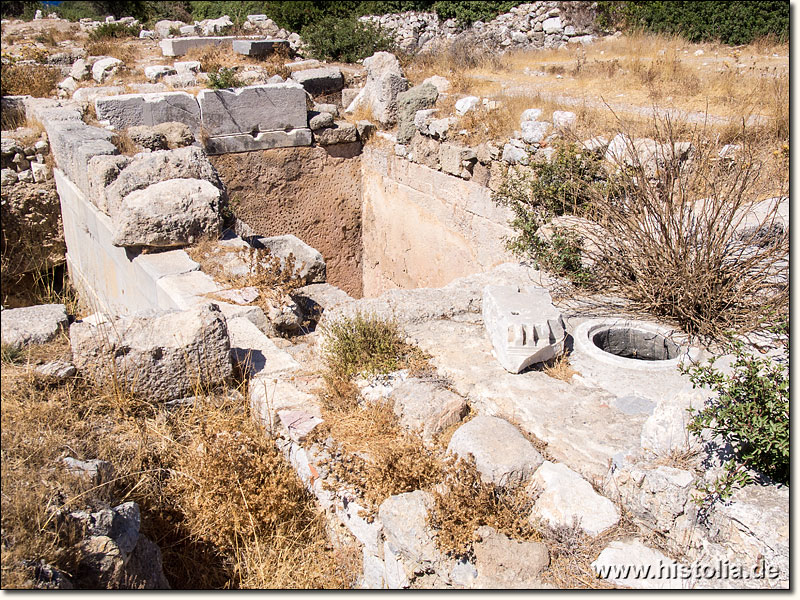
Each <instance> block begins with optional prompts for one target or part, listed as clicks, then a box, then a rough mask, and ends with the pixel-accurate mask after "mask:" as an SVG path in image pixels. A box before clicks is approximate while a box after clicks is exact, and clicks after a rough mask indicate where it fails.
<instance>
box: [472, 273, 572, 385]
mask: <svg viewBox="0 0 800 600" xmlns="http://www.w3.org/2000/svg"><path fill="white" fill-rule="evenodd" d="M483 323H484V326H485V327H486V331H487V332H488V333H489V338H490V339H491V341H492V346H494V353H495V356H496V357H497V360H498V361H499V362H500V364H501V365H503V368H504V369H505V370H506V371H509V372H510V373H519V372H521V371H522V370H523V369H525V368H527V367H529V366H531V365H533V364H536V363H540V362H544V361H547V360H550V359H552V358H555V357H556V356H558V355H559V354H561V352H563V350H564V339H565V338H566V335H567V334H566V330H565V328H564V320H563V319H562V318H561V313H560V312H559V310H558V309H557V308H556V307H555V306H554V305H553V301H552V299H551V298H550V292H548V291H547V290H546V289H544V288H540V287H536V286H529V287H525V288H519V287H517V286H507V285H487V286H486V287H485V288H483Z"/></svg>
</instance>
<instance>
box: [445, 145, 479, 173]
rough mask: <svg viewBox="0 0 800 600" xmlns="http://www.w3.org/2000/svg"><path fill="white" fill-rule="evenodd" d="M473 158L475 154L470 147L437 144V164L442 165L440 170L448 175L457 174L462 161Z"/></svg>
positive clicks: (471, 160)
mask: <svg viewBox="0 0 800 600" xmlns="http://www.w3.org/2000/svg"><path fill="white" fill-rule="evenodd" d="M475 160H477V156H476V154H475V151H474V150H473V149H472V148H468V147H466V146H458V145H456V144H449V143H444V144H442V145H440V146H439V164H441V166H442V171H444V172H445V173H448V174H450V175H455V176H459V175H460V174H461V171H462V170H463V164H464V162H474V161H475Z"/></svg>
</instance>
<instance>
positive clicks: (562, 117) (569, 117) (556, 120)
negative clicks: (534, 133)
mask: <svg viewBox="0 0 800 600" xmlns="http://www.w3.org/2000/svg"><path fill="white" fill-rule="evenodd" d="M577 119H578V116H577V115H576V114H575V113H574V112H569V111H566V110H556V111H553V127H555V128H557V129H568V128H570V127H572V126H573V125H574V124H575V121H577Z"/></svg>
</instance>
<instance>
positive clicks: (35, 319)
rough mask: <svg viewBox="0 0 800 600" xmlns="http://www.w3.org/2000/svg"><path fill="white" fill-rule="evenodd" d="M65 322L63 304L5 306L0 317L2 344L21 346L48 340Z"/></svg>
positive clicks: (55, 334)
mask: <svg viewBox="0 0 800 600" xmlns="http://www.w3.org/2000/svg"><path fill="white" fill-rule="evenodd" d="M67 323H68V320H67V309H66V307H65V306H64V305H63V304H39V305H37V306H25V307H23V308H7V309H5V310H3V311H2V317H0V332H2V333H0V335H2V340H3V344H7V345H9V346H12V347H13V348H22V347H23V346H27V345H29V344H44V343H45V342H49V341H50V340H52V339H54V338H55V337H56V336H57V335H58V333H59V332H60V331H62V330H63V329H64V328H65V327H66V326H67Z"/></svg>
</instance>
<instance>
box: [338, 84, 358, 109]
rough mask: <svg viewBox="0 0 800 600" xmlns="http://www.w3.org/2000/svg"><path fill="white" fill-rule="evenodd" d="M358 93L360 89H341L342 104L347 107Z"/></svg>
mask: <svg viewBox="0 0 800 600" xmlns="http://www.w3.org/2000/svg"><path fill="white" fill-rule="evenodd" d="M359 93H361V90H360V89H356V88H344V89H343V90H342V106H344V107H345V108H347V107H349V106H350V105H351V104H352V103H353V100H355V99H356V97H357V96H358V94H359Z"/></svg>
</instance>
